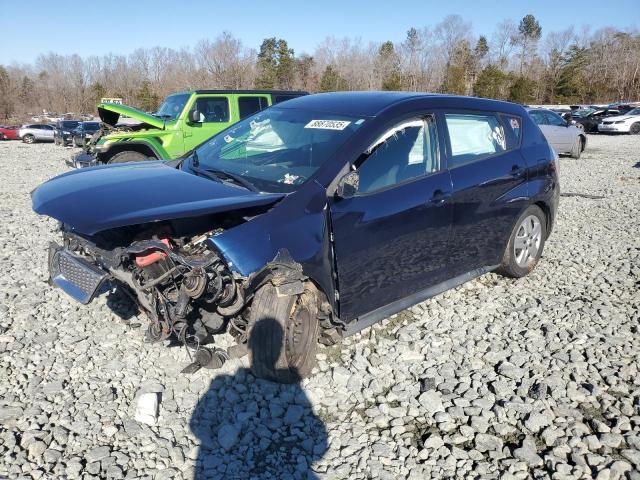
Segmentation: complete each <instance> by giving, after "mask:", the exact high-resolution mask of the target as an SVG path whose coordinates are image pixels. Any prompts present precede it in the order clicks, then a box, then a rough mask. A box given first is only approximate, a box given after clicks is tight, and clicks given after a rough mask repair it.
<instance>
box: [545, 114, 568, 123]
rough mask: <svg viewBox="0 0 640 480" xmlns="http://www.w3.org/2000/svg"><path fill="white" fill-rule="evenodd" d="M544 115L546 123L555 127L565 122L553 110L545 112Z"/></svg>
mask: <svg viewBox="0 0 640 480" xmlns="http://www.w3.org/2000/svg"><path fill="white" fill-rule="evenodd" d="M544 115H545V117H547V123H548V124H549V125H553V126H555V127H562V126H564V125H565V124H566V122H565V121H564V120H563V119H562V117H561V116H560V115H558V114H557V113H555V112H545V113H544Z"/></svg>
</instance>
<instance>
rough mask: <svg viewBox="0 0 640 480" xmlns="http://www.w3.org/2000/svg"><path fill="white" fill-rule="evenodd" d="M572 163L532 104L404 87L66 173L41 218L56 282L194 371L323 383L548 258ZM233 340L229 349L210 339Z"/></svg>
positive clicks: (40, 202) (297, 103) (291, 107)
mask: <svg viewBox="0 0 640 480" xmlns="http://www.w3.org/2000/svg"><path fill="white" fill-rule="evenodd" d="M557 167H558V160H557V156H556V155H555V153H554V152H553V150H552V149H551V148H550V147H549V144H548V143H547V141H546V140H545V137H544V136H543V134H542V132H541V131H540V129H539V128H538V127H537V126H536V124H535V123H533V122H532V120H531V119H530V118H529V115H528V114H527V112H526V111H525V110H524V109H523V108H522V107H521V106H519V105H515V104H511V103H505V102H498V101H492V100H485V99H478V98H468V97H457V96H445V95H430V94H421V93H401V92H394V93H391V92H385V93H380V92H349V93H348V92H344V93H327V94H319V95H310V96H305V97H300V98H297V99H294V100H290V101H288V102H286V103H283V104H280V105H278V106H275V107H271V108H269V109H266V110H264V111H261V112H259V113H257V114H255V115H253V116H251V117H248V118H247V119H245V120H243V121H241V122H239V123H238V124H236V125H233V126H232V127H230V128H228V129H227V130H225V131H223V132H222V133H220V134H218V135H216V136H214V137H212V138H211V139H209V140H208V141H206V142H205V143H203V144H202V145H200V146H199V147H197V148H195V149H194V150H193V151H191V152H189V153H187V154H186V155H185V156H183V157H182V158H180V159H178V160H173V161H170V162H162V161H155V162H140V163H128V164H121V165H113V166H102V167H95V168H89V169H83V170H80V171H74V172H69V173H66V174H63V175H61V176H59V177H56V178H53V179H52V180H49V181H47V182H45V183H44V184H42V185H41V186H40V187H38V188H37V189H36V190H35V191H34V192H33V194H32V200H33V209H34V210H35V211H36V212H38V213H40V214H43V215H48V216H50V217H53V218H55V219H57V220H59V221H60V225H61V236H62V242H61V244H60V245H58V244H56V243H52V244H51V246H50V251H49V269H50V275H51V282H52V283H53V284H54V285H57V286H58V287H60V288H62V289H63V290H64V291H65V292H67V293H68V294H69V295H71V296H72V297H73V298H75V299H76V300H78V301H80V302H82V303H88V302H90V301H91V300H92V299H93V298H94V297H95V296H96V295H97V294H98V293H99V292H101V291H105V290H106V288H104V285H111V286H112V287H114V288H119V289H121V290H123V291H124V292H126V293H127V294H128V296H129V297H130V298H131V299H133V301H134V302H135V303H136V304H137V306H138V307H139V309H140V310H142V311H144V312H146V314H147V316H148V318H149V328H148V330H147V333H146V339H148V340H149V341H154V340H162V339H166V338H167V337H170V336H171V337H172V338H173V339H174V340H178V341H180V342H182V343H183V344H185V345H186V346H187V347H188V348H189V349H190V351H193V352H194V354H193V355H192V359H193V363H191V364H190V365H187V366H186V368H185V370H184V371H185V372H191V371H195V370H197V369H198V368H201V367H208V368H216V367H219V366H220V365H222V363H224V361H225V360H227V359H228V358H229V357H230V356H241V355H246V354H248V355H249V357H250V363H251V366H252V369H253V371H254V372H255V374H256V375H257V376H260V377H263V378H269V379H272V380H276V381H281V382H292V381H296V380H297V379H299V378H301V377H304V376H306V375H309V374H310V372H311V370H312V368H313V366H314V363H315V352H316V347H317V343H318V342H321V343H325V344H328V343H334V342H336V341H338V340H339V339H340V338H341V337H342V336H346V335H350V334H353V333H354V332H357V331H359V330H361V329H363V328H365V327H368V326H370V325H372V324H373V323H375V322H377V321H379V320H381V319H383V318H385V317H388V316H389V315H391V314H393V313H396V312H398V311H400V310H402V309H405V308H407V307H409V306H411V305H413V304H415V303H417V302H420V301H422V300H424V299H426V298H428V297H431V296H433V295H436V294H438V293H440V292H443V291H444V290H447V289H450V288H452V287H455V286H457V285H460V284H461V283H463V282H466V281H467V280H470V279H472V278H475V277H477V276H479V275H482V274H484V273H486V272H491V271H496V272H499V273H501V274H504V275H506V276H508V277H515V278H517V277H522V276H524V275H526V274H527V273H529V272H530V271H531V270H532V269H533V268H534V267H535V266H536V264H537V263H538V261H539V259H540V257H541V255H542V251H543V248H544V244H545V241H546V239H547V238H548V236H549V234H550V232H551V229H552V227H553V223H554V218H555V215H556V209H557V206H558V198H559V193H560V189H559V184H558V168H557ZM222 332H229V333H231V334H232V335H233V336H234V337H235V339H236V340H237V345H234V347H232V348H229V349H226V350H223V349H220V348H216V347H215V346H213V345H212V343H213V338H214V337H213V335H214V334H217V333H222Z"/></svg>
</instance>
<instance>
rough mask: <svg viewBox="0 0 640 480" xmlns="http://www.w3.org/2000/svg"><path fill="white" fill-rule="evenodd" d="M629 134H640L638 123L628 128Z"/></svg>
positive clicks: (639, 123) (639, 124)
mask: <svg viewBox="0 0 640 480" xmlns="http://www.w3.org/2000/svg"><path fill="white" fill-rule="evenodd" d="M629 133H630V134H631V135H638V134H640V122H636V123H634V124H633V125H631V127H630V128H629Z"/></svg>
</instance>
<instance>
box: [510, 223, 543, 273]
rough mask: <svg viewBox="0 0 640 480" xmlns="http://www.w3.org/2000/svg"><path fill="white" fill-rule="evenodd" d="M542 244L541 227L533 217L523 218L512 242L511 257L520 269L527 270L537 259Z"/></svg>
mask: <svg viewBox="0 0 640 480" xmlns="http://www.w3.org/2000/svg"><path fill="white" fill-rule="evenodd" d="M541 243H542V226H541V225H540V219H538V217H536V216H535V215H529V216H528V217H527V218H525V219H524V220H523V221H522V223H521V224H520V226H519V227H518V230H517V231H516V237H515V238H514V240H513V257H514V258H515V259H516V263H517V264H518V266H519V267H521V268H528V267H529V266H530V265H531V264H532V263H533V262H535V260H536V259H537V257H538V252H539V251H540V244H541Z"/></svg>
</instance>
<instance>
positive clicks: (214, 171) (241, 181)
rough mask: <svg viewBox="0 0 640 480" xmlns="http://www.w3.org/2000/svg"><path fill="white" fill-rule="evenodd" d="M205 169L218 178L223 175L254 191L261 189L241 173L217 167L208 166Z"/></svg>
mask: <svg viewBox="0 0 640 480" xmlns="http://www.w3.org/2000/svg"><path fill="white" fill-rule="evenodd" d="M204 171H205V172H208V173H210V174H213V175H215V176H216V177H218V178H221V177H222V178H227V179H229V180H231V181H232V182H233V183H236V184H237V185H240V186H242V187H245V188H246V189H247V190H251V191H252V192H259V191H260V190H258V189H257V188H256V187H255V185H253V183H251V182H250V181H249V180H247V179H246V178H244V177H241V176H240V175H236V174H235V173H229V172H225V171H224V170H219V169H217V168H207V169H204Z"/></svg>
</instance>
